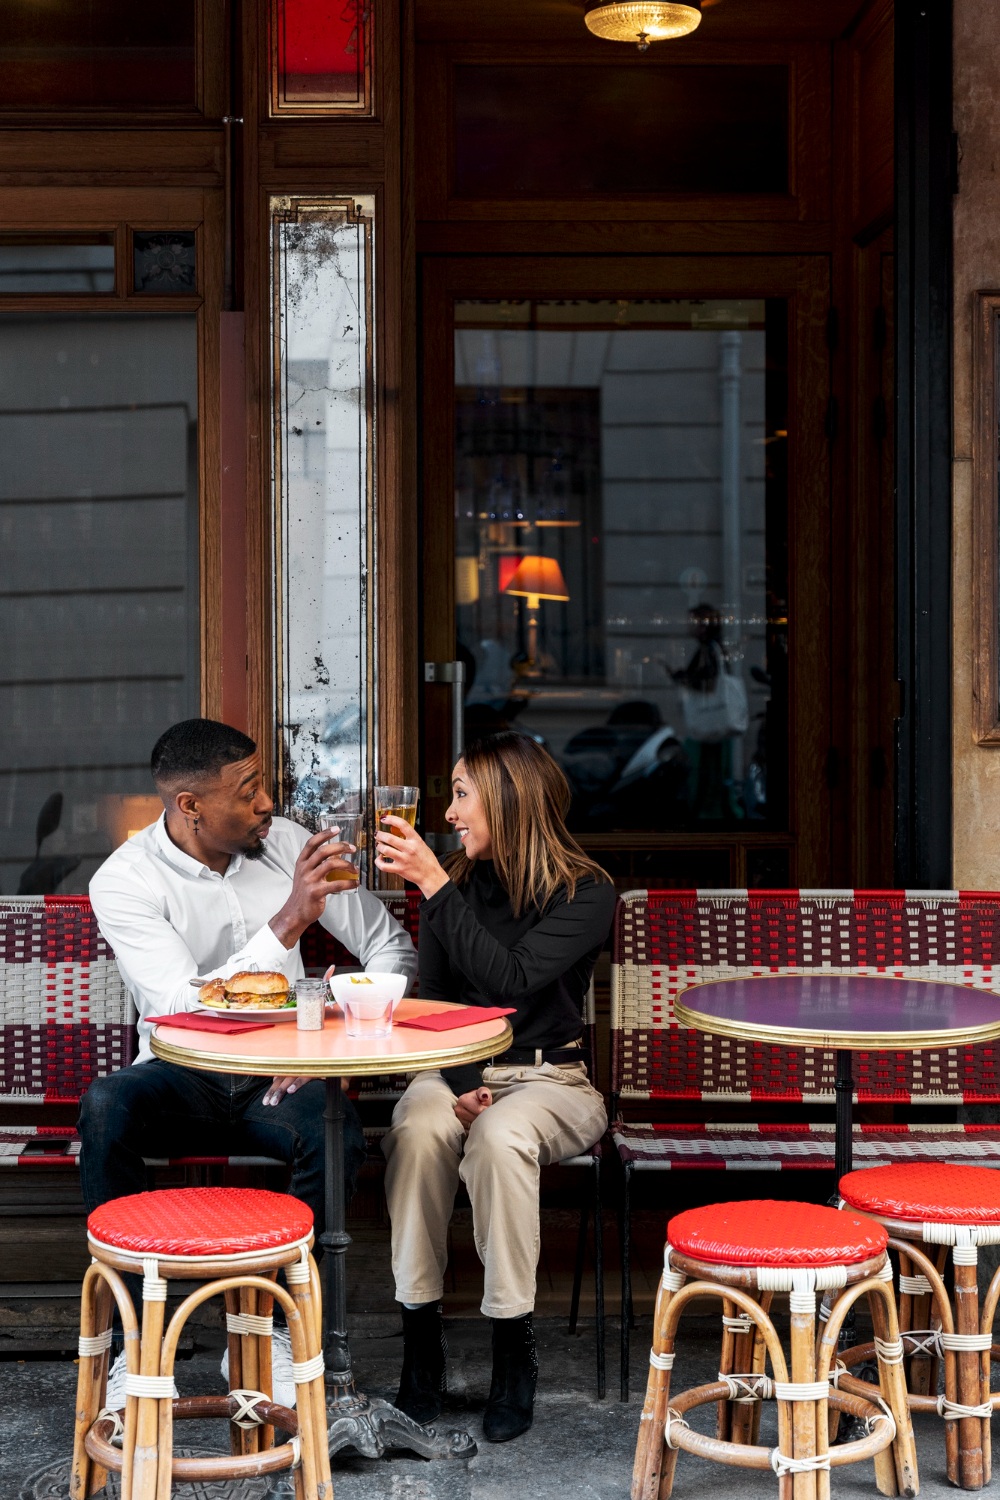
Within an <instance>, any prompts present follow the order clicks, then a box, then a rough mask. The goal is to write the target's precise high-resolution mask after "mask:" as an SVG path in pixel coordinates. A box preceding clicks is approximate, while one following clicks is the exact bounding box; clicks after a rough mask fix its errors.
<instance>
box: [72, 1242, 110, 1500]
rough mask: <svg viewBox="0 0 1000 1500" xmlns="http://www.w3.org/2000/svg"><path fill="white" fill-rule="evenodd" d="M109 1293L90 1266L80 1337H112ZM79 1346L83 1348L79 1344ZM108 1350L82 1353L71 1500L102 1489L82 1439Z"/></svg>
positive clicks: (100, 1392) (103, 1381)
mask: <svg viewBox="0 0 1000 1500" xmlns="http://www.w3.org/2000/svg"><path fill="white" fill-rule="evenodd" d="M111 1300H112V1299H111V1291H110V1288H109V1287H108V1284H107V1282H106V1281H105V1280H104V1278H103V1276H102V1275H101V1274H100V1269H99V1268H98V1267H97V1266H91V1267H90V1269H89V1270H88V1272H87V1274H86V1276H85V1277H84V1280H83V1292H82V1295H81V1298H80V1338H81V1340H84V1339H88V1340H99V1339H101V1336H102V1335H105V1336H106V1337H107V1339H108V1340H109V1341H110V1338H111ZM81 1347H82V1345H81ZM107 1365H108V1355H107V1350H106V1349H105V1350H103V1351H102V1352H100V1353H97V1354H81V1355H80V1364H79V1371H78V1374H77V1381H76V1427H75V1432H74V1436H73V1467H72V1471H71V1476H70V1488H69V1492H70V1500H86V1497H87V1496H88V1495H92V1494H95V1493H96V1492H97V1491H98V1490H101V1489H103V1488H104V1484H105V1480H106V1477H107V1475H106V1472H105V1470H104V1469H101V1468H99V1467H98V1466H96V1465H95V1464H94V1461H93V1460H92V1459H91V1457H90V1455H89V1454H88V1452H87V1450H86V1448H85V1447H84V1439H85V1438H86V1436H87V1433H88V1432H89V1431H90V1428H91V1426H92V1424H93V1423H94V1422H95V1421H96V1419H97V1413H98V1412H99V1411H100V1409H101V1403H102V1401H103V1399H104V1391H105V1388H106V1385H107V1378H108V1371H107Z"/></svg>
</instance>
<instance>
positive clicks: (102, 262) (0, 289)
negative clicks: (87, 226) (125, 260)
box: [0, 234, 115, 296]
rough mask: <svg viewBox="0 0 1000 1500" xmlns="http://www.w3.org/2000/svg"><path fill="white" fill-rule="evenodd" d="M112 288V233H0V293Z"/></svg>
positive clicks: (113, 258) (113, 251)
mask: <svg viewBox="0 0 1000 1500" xmlns="http://www.w3.org/2000/svg"><path fill="white" fill-rule="evenodd" d="M114 289H115V238H114V235H113V234H92V235H78V234H74V235H52V234H48V235H17V234H10V235H0V295H6V296H10V295H11V293H15V292H71V293H75V294H76V295H77V296H79V295H81V294H86V293H87V292H113V291H114Z"/></svg>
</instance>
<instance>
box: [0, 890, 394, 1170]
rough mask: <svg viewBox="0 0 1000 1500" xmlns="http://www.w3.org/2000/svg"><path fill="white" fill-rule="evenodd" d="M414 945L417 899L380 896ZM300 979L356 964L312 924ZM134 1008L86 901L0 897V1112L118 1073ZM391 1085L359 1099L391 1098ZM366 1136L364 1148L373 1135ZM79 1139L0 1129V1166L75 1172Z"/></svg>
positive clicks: (39, 1130)
mask: <svg viewBox="0 0 1000 1500" xmlns="http://www.w3.org/2000/svg"><path fill="white" fill-rule="evenodd" d="M380 895H381V899H382V900H383V901H384V902H385V904H386V906H387V907H388V909H389V911H390V912H391V913H392V915H393V916H394V917H395V918H396V919H397V921H399V922H401V923H402V925H403V926H404V927H406V929H407V931H409V932H410V933H411V934H412V936H413V937H414V941H415V940H416V928H417V924H418V921H419V899H420V898H419V896H418V895H416V893H410V892H405V891H389V892H382V893H380ZM302 958H303V963H304V964H305V967H306V972H307V973H310V974H312V973H317V974H323V973H324V972H325V971H326V969H327V968H328V967H329V966H330V964H332V963H335V964H337V965H338V966H341V965H347V966H350V965H356V964H357V963H358V960H357V959H356V958H355V957H354V955H353V954H351V953H348V952H347V950H346V949H345V948H344V947H343V946H342V945H341V944H340V943H338V942H336V940H335V939H334V938H333V937H331V936H330V934H329V933H327V932H326V931H325V929H323V928H321V927H320V926H319V924H318V923H317V924H315V925H314V926H313V927H312V928H310V929H309V930H308V931H307V932H306V934H305V935H304V937H303V940H302ZM135 1019H136V1018H135V1009H134V1007H133V1005H132V1001H131V997H130V995H129V993H128V991H127V989H126V988H125V985H124V983H123V982H122V978H121V975H120V973H119V972H118V965H117V963H116V962H115V957H114V954H113V952H112V951H111V949H110V948H109V946H108V944H107V943H106V942H105V941H104V938H103V937H102V936H101V933H100V930H99V928H98V926H97V921H96V919H95V917H94V913H93V911H92V909H91V905H90V900H89V898H88V897H86V896H14V897H11V896H6V897H0V1035H2V1042H3V1046H2V1050H0V1105H4V1104H7V1105H19V1106H23V1105H52V1104H78V1103H79V1101H80V1099H81V1098H82V1096H83V1095H84V1094H85V1093H86V1091H87V1089H88V1088H89V1087H90V1085H91V1083H92V1082H93V1080H94V1079H95V1078H102V1077H104V1076H105V1075H107V1074H108V1073H114V1072H116V1071H117V1070H118V1069H119V1068H123V1067H127V1066H128V1065H129V1064H130V1063H131V1062H132V1061H133V1059H134V1057H135V1054H136V1031H135ZM402 1087H403V1085H402V1084H401V1083H400V1081H399V1080H397V1079H391V1080H385V1081H384V1082H383V1081H382V1080H378V1079H373V1080H371V1081H370V1084H369V1086H368V1088H367V1089H366V1090H365V1091H364V1092H365V1093H366V1096H367V1095H369V1094H370V1096H371V1097H372V1098H373V1099H390V1098H391V1099H394V1098H396V1097H398V1094H399V1093H400V1092H402ZM367 1134H368V1135H369V1136H370V1138H371V1141H372V1143H373V1147H374V1148H375V1149H377V1142H378V1139H379V1138H380V1136H381V1134H382V1131H381V1130H379V1129H378V1128H377V1127H376V1128H373V1129H371V1130H370V1131H369V1132H367ZM79 1153H80V1141H79V1137H78V1136H77V1134H76V1131H75V1130H73V1129H72V1128H70V1127H66V1126H55V1125H29V1124H25V1123H23V1122H19V1123H18V1124H16V1125H8V1124H3V1123H0V1167H14V1166H16V1167H26V1168H29V1169H32V1170H34V1169H35V1168H37V1167H39V1166H42V1167H59V1166H64V1167H65V1166H74V1167H75V1166H77V1165H79ZM146 1165H147V1166H148V1167H149V1168H150V1169H151V1170H152V1169H154V1168H156V1167H185V1168H187V1167H191V1168H208V1167H227V1166H228V1167H268V1166H274V1167H281V1166H284V1163H283V1162H279V1161H277V1160H275V1159H273V1158H271V1157H266V1156H184V1157H175V1158H170V1159H163V1160H162V1161H161V1160H159V1159H157V1160H153V1159H150V1160H149V1161H147V1163H146Z"/></svg>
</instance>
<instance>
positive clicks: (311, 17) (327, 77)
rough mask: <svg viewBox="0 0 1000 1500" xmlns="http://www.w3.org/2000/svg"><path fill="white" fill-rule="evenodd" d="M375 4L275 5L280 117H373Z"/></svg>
mask: <svg viewBox="0 0 1000 1500" xmlns="http://www.w3.org/2000/svg"><path fill="white" fill-rule="evenodd" d="M371 20H372V0H272V8H271V69H272V74H271V78H272V82H271V109H272V112H273V113H274V114H286V113H298V114H342V113H350V114H371V33H372V26H371Z"/></svg>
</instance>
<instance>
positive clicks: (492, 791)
mask: <svg viewBox="0 0 1000 1500" xmlns="http://www.w3.org/2000/svg"><path fill="white" fill-rule="evenodd" d="M463 758H464V760H465V769H466V771H467V773H468V775H469V778H470V779H471V780H472V781H473V782H475V785H476V791H477V792H478V793H479V796H480V798H481V800H482V804H483V810H484V812H485V814H486V821H487V823H488V824H489V829H490V838H491V840H492V843H493V863H494V865H495V867H496V871H497V874H498V875H499V877H500V880H501V882H502V883H503V886H504V888H505V889H506V891H507V894H508V895H509V896H510V904H511V909H512V911H513V912H514V915H515V916H521V915H522V914H523V913H524V912H525V911H527V909H528V908H529V907H530V906H534V907H537V908H538V909H539V910H542V909H543V908H544V907H545V906H546V905H547V904H548V902H549V901H551V899H552V897H553V896H554V895H555V894H556V892H557V891H559V890H561V889H562V888H563V887H565V889H566V896H567V899H568V900H570V901H572V899H573V895H574V892H575V891H576V883H577V881H578V880H581V879H583V878H584V877H585V876H588V875H589V876H593V878H594V879H595V880H609V878H610V877H609V876H608V875H607V874H606V873H605V872H604V871H603V870H602V869H601V867H600V865H598V864H595V863H594V861H593V860H592V859H589V858H588V857H587V855H586V854H584V852H583V850H582V849H581V848H580V846H579V844H578V843H577V842H576V840H575V839H574V838H573V836H572V834H570V833H569V832H568V831H567V828H566V822H565V819H566V814H567V812H568V811H569V804H570V790H569V783H568V782H567V780H566V777H565V776H564V775H563V773H562V771H561V770H560V769H559V767H558V766H557V765H556V763H555V761H554V760H553V759H552V756H551V755H550V754H549V752H548V751H547V750H543V749H542V747H541V745H539V744H537V743H536V741H535V740H532V739H529V738H528V736H527V735H524V734H518V733H516V732H515V731H514V730H510V729H507V730H502V731H500V732H497V733H493V734H488V735H483V736H482V737H481V738H477V739H473V740H470V741H469V743H468V744H467V745H466V747H465V755H464V757H463ZM474 863H475V861H474V860H470V859H468V858H467V857H466V855H465V854H463V853H462V852H461V851H459V852H458V853H456V854H453V855H451V856H450V857H449V858H448V859H447V860H446V862H445V868H446V869H447V871H448V874H449V875H450V876H451V879H452V880H453V881H454V882H455V884H456V885H464V884H465V882H466V881H467V880H468V879H469V877H470V875H471V874H472V868H473V865H474Z"/></svg>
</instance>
